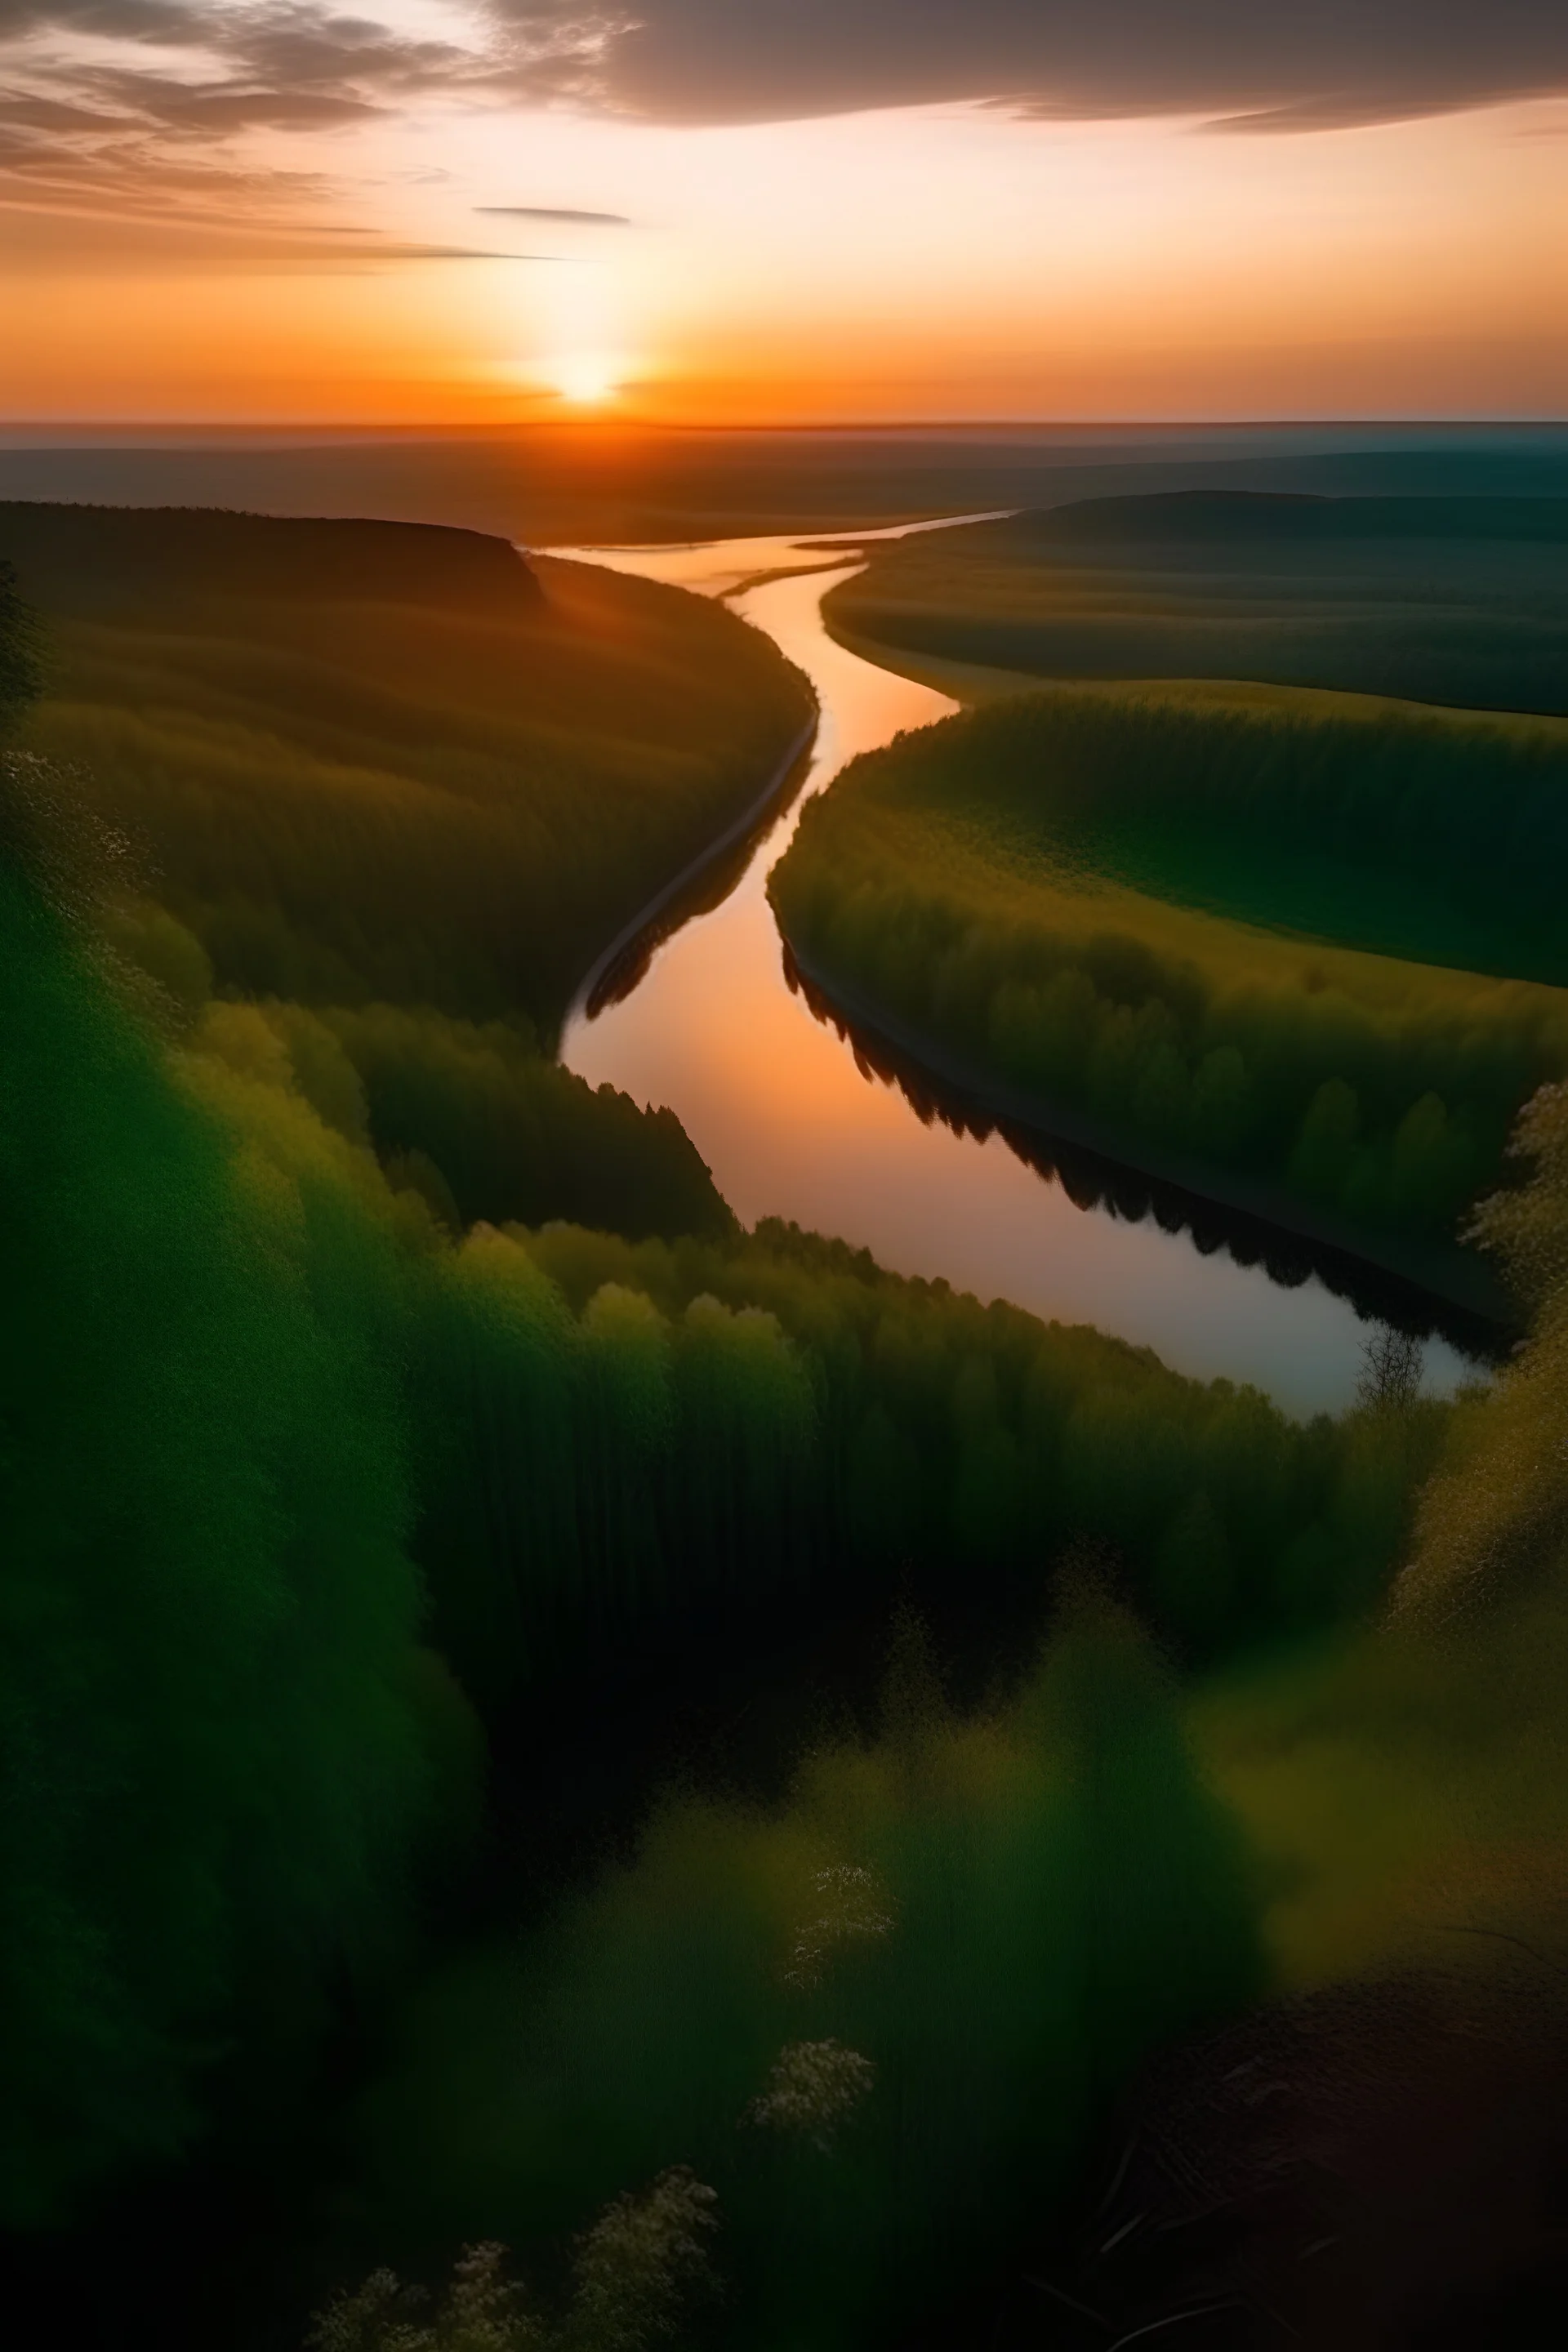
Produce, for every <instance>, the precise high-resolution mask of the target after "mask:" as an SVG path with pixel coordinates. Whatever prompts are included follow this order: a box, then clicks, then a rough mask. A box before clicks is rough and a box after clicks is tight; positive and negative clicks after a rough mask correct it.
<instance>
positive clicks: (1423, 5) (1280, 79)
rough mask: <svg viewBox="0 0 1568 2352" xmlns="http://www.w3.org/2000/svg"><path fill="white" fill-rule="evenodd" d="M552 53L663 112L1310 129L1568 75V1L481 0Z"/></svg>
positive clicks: (715, 116) (734, 119)
mask: <svg viewBox="0 0 1568 2352" xmlns="http://www.w3.org/2000/svg"><path fill="white" fill-rule="evenodd" d="M489 5H490V6H491V10H492V13H493V15H494V16H495V17H496V19H497V21H498V22H499V23H500V24H502V25H504V26H507V27H508V28H510V30H511V31H512V32H514V33H515V34H517V35H518V36H520V37H523V38H525V39H533V40H536V41H537V40H541V39H542V38H544V37H546V36H547V35H549V36H552V37H553V38H554V41H555V44H556V47H555V51H554V53H553V55H552V58H551V59H550V60H549V71H550V72H551V73H552V74H553V75H554V76H555V77H556V79H560V78H561V77H562V75H563V73H564V72H565V70H566V58H567V54H568V50H569V47H570V42H571V39H572V37H575V38H576V42H577V47H576V51H575V57H576V71H577V76H578V87H579V88H580V89H581V90H582V92H583V94H584V95H592V96H595V97H596V98H597V99H598V100H599V101H600V102H601V103H604V104H605V105H608V106H611V107H614V108H616V109H618V110H624V111H626V112H628V113H631V114H635V115H640V116H644V117H649V118H652V119H654V120H656V121H664V122H670V123H691V124H697V123H742V122H760V121H786V120H791V119H794V118H797V117H804V116H812V115H825V114H839V113H847V112H851V111H855V110H859V109H862V108H873V107H890V106H910V105H922V104H931V103H933V102H941V101H954V100H981V101H986V100H989V101H992V102H998V103H1002V104H1005V105H1007V106H1009V107H1011V108H1013V109H1015V110H1017V111H1020V112H1022V113H1025V114H1028V115H1033V116H1037V117H1043V118H1051V119H1063V118H1076V119H1094V118H1097V117H1099V118H1103V117H1107V116H1117V115H1141V114H1156V113H1170V114H1197V115H1200V116H1204V117H1207V118H1211V119H1217V120H1220V121H1225V122H1226V124H1227V125H1231V126H1234V125H1237V124H1247V125H1249V126H1251V127H1255V128H1258V129H1268V130H1278V129H1297V130H1305V129H1312V128H1321V127H1326V126H1330V125H1338V124H1346V123H1359V122H1373V121H1390V120H1396V119H1399V118H1401V117H1405V116H1414V115H1421V114H1429V113H1434V112H1441V111H1447V110H1451V109H1455V108H1460V107H1469V106H1479V105H1484V104H1487V103H1489V102H1493V101H1496V100H1502V99H1510V98H1518V97H1524V96H1537V95H1542V94H1544V93H1547V92H1552V91H1559V90H1563V89H1568V7H1564V5H1563V0H1283V4H1282V0H1182V4H1181V5H1177V0H635V5H628V6H627V7H626V9H625V10H624V11H623V12H621V14H620V16H618V17H616V18H612V17H609V16H605V14H604V13H602V12H601V13H595V12H594V11H593V10H592V8H591V7H590V8H588V9H584V8H583V7H581V6H579V5H577V0H489Z"/></svg>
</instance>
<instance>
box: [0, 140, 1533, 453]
mask: <svg viewBox="0 0 1568 2352" xmlns="http://www.w3.org/2000/svg"><path fill="white" fill-rule="evenodd" d="M519 127H520V125H519V121H518V119H517V118H515V117H510V118H506V119H504V120H498V121H492V122H486V121H479V122H478V123H476V122H473V121H465V122H464V123H462V124H460V125H454V126H453V127H452V128H451V131H450V136H451V141H452V144H451V146H450V148H449V150H447V151H446V152H447V161H446V164H445V166H444V168H443V169H442V170H441V171H440V172H438V173H430V172H429V171H428V169H427V168H426V173H425V176H426V179H427V180H428V181H429V183H430V189H429V190H428V191H426V190H424V189H422V188H420V187H417V186H408V185H404V184H405V183H411V182H413V181H414V180H415V179H416V174H415V173H413V172H412V171H411V170H409V169H407V168H405V165H406V161H407V156H408V154H409V153H410V152H413V145H414V135H415V134H414V131H413V130H412V129H409V128H407V127H404V128H402V129H399V128H396V127H394V128H392V129H383V130H381V131H377V132H376V133H375V134H374V139H371V138H369V136H368V134H367V143H366V144H365V147H364V152H363V158H362V161H363V166H364V170H365V175H366V176H365V182H364V185H365V187H366V188H367V189H374V190H377V191H384V190H385V189H387V188H389V187H391V188H394V189H395V190H400V193H397V194H396V202H395V216H393V215H384V216H383V217H382V218H380V219H379V220H378V221H375V222H367V223H365V224H363V226H362V227H357V228H355V230H354V232H353V237H350V236H349V234H348V232H347V231H346V230H344V231H343V232H342V234H337V233H334V232H332V231H331V228H330V226H329V225H323V226H321V228H320V229H317V230H312V228H311V225H310V217H307V216H306V215H303V214H300V215H299V216H298V217H297V218H296V219H294V221H293V225H292V226H281V227H280V226H278V224H277V223H276V222H273V223H271V224H270V225H269V224H268V222H267V221H266V220H264V219H262V218H261V217H260V216H259V215H258V219H257V220H256V221H255V222H253V223H251V224H249V225H247V224H246V223H245V222H244V221H238V222H236V223H233V224H230V225H227V226H218V227H214V226H210V225H209V226H205V227H202V226H197V225H193V223H192V222H191V221H190V219H189V218H188V217H183V218H181V219H179V220H174V219H169V220H165V219H163V218H162V217H160V218H157V219H153V218H144V219H138V218H136V217H134V216H132V215H126V216H125V217H123V218H120V219H110V217H108V216H107V215H96V214H91V213H89V212H88V211H86V210H85V209H83V210H79V211H76V212H54V213H51V212H48V211H47V208H44V207H41V206H39V205H17V204H12V205H7V206H6V207H5V212H4V221H5V234H4V237H3V238H0V301H3V302H4V304H5V317H6V321H7V330H6V335H5V341H4V344H3V346H0V416H9V417H11V418H13V419H17V420H26V421H29V422H32V421H45V420H48V419H51V418H53V419H58V420H60V421H62V422H65V421H70V420H77V421H81V422H90V421H95V420H100V419H116V420H120V421H124V422H132V421H136V420H142V421H149V422H151V421H156V420H163V419H170V420H179V421H183V422H190V423H200V422H207V423H224V422H232V423H256V424H268V423H271V424H279V423H285V422H288V423H300V424H310V423H321V424H337V425H344V424H363V425H430V424H436V423H440V424H446V425H462V426H468V427H482V426H497V427H504V426H506V425H522V424H527V423H533V422H546V421H552V420H555V419H563V418H582V419H588V418H600V417H602V418H605V420H606V421H608V420H609V419H610V418H611V416H612V415H613V418H614V420H615V421H616V422H620V421H622V420H624V421H625V422H626V423H628V424H635V423H669V424H680V425H726V424H731V425H792V424H793V425H826V424H833V423H842V424H856V423H889V422H911V423H912V422H936V421H941V420H951V421H954V422H959V421H963V422H983V421H987V420H998V421H1016V420H1033V421H1037V422H1053V421H1059V422H1066V421H1075V420H1084V421H1094V420H1106V421H1110V420H1126V421H1140V420H1147V421H1169V422H1178V421H1183V420H1188V421H1195V420H1203V419H1226V418H1257V419H1260V420H1262V419H1268V418H1297V417H1300V418H1305V417H1310V416H1321V417H1331V416H1342V417H1352V418H1368V419H1371V418H1375V417H1379V416H1384V417H1393V416H1430V417H1441V416H1446V415H1447V416H1475V415H1494V416H1499V417H1504V416H1533V417H1556V416H1562V415H1564V414H1568V236H1564V235H1563V233H1562V231H1561V229H1560V228H1553V227H1552V226H1551V225H1552V224H1553V223H1561V222H1562V221H1563V220H1565V219H1568V135H1564V134H1568V105H1550V104H1547V103H1545V102H1538V103H1536V104H1534V105H1532V106H1531V107H1515V108H1494V109H1492V110H1488V111H1481V112H1477V113H1472V114H1468V115H1458V116H1451V117H1447V118H1432V119H1426V120H1421V121H1409V122H1402V123H1397V124H1393V125H1387V126H1384V127H1381V128H1373V129H1366V130H1358V131H1333V132H1320V133H1312V134H1307V135H1296V136H1285V135H1271V136H1251V137H1246V138H1242V137H1235V136H1231V137H1219V136H1214V135H1203V134H1200V133H1198V132H1196V131H1194V127H1193V126H1192V125H1190V124H1186V123H1179V122H1176V123H1173V122H1169V121H1141V122H1135V123H1117V122H1111V123H1066V124H1064V123H1049V124H1042V123H1037V122H1023V121H1015V120H1011V119H1009V118H1006V117H1005V116H1002V115H999V114H995V113H991V112H986V111H984V110H978V109H973V108H971V109H962V108H953V109H925V110H914V111H910V112H908V113H904V114H899V113H889V114H880V115H868V116H862V117H858V118H838V119H835V120H830V121H815V122H806V123H795V124H778V125H762V126H752V127H750V128H746V129H740V130H731V131H703V132H677V131H669V130H666V129H654V128H650V127H647V126H640V125H637V124H628V123H624V122H610V121H604V120H597V119H593V118H587V117H569V116H566V115H542V116H531V117H529V118H528V119H527V122H526V129H527V134H528V145H529V152H530V156H531V163H530V174H531V178H532V179H533V180H535V181H536V182H537V183H538V184H540V185H541V186H544V187H551V188H554V187H558V188H559V189H560V190H561V192H562V194H563V199H564V198H570V199H571V200H572V201H574V202H577V203H580V204H581V205H583V206H584V208H586V207H588V206H589V205H591V204H593V203H595V202H596V203H598V204H599V205H603V206H604V208H605V211H606V213H608V212H610V211H611V210H613V211H614V213H615V214H616V215H626V218H627V220H628V221H629V222H630V223H631V226H626V227H617V228H613V229H609V230H605V229H600V230H597V231H595V230H594V229H593V228H591V227H589V228H575V229H574V227H573V226H572V220H573V218H574V215H570V214H568V215H565V217H564V221H563V225H560V226H550V227H542V226H538V225H536V224H534V223H533V222H527V223H524V224H521V225H520V224H518V223H513V222H510V221H509V222H507V223H505V224H504V225H500V226H498V223H497V221H496V220H495V219H494V218H488V217H482V208H483V206H484V205H487V204H493V203H494V202H495V201H497V200H498V197H499V196H500V194H502V193H504V192H506V191H507V190H508V189H509V188H510V185H511V184H512V183H513V182H514V181H515V176H516V170H515V161H514V158H515V152H516V148H517V140H518V131H519ZM445 135H447V134H446V133H444V132H443V131H442V130H441V126H440V125H439V124H435V125H432V124H430V123H426V124H424V125H423V126H420V127H419V139H420V143H419V145H418V151H417V152H418V153H419V155H420V157H421V158H422V159H426V163H427V159H428V156H429V154H430V153H431V152H438V151H439V141H440V138H441V137H442V136H445ZM376 141H379V142H380V144H379V145H377V144H376V143H375V142H376ZM400 141H401V142H404V143H403V144H401V145H400V144H399V142H400ZM307 152H310V151H307V150H306V149H305V148H304V147H303V146H302V145H301V144H300V142H299V141H298V140H296V141H295V142H293V144H292V145H291V144H290V142H289V140H288V139H285V138H282V137H281V136H279V138H278V139H277V140H276V141H274V142H272V147H271V149H270V150H268V155H269V160H270V161H271V163H273V164H275V166H276V168H277V169H278V170H279V172H285V171H298V170H299V168H300V164H301V163H302V161H303V160H304V157H305V155H306V153H307ZM317 160H318V161H319V158H318V159H317ZM372 166H374V171H373V170H372ZM454 188H456V189H457V191H458V193H457V194H454V193H453V190H454ZM382 201H386V202H390V199H383V198H382V197H380V196H378V197H377V202H382ZM372 208H373V207H372V205H371V203H370V199H369V198H368V197H367V198H366V199H365V201H364V202H363V203H362V204H361V205H360V206H359V209H360V210H361V211H362V212H365V211H369V210H371V209H372ZM350 209H353V207H350ZM291 217H292V216H291ZM311 217H313V216H311ZM311 236H315V237H316V239H317V244H316V245H315V246H314V247H312V245H311V242H310V239H311Z"/></svg>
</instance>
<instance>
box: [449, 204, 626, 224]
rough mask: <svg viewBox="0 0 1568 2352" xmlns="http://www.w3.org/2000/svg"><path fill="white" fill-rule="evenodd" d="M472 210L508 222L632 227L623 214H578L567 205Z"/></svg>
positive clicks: (501, 206)
mask: <svg viewBox="0 0 1568 2352" xmlns="http://www.w3.org/2000/svg"><path fill="white" fill-rule="evenodd" d="M474 210H475V212H476V213H489V214H496V215H500V216H501V217H502V218H504V219H508V220H542V221H573V222H576V223H578V224H580V225H581V226H584V227H587V228H630V226H631V225H632V224H631V221H630V219H629V218H628V216H627V215H626V214H625V213H585V212H578V211H577V210H575V209H574V207H573V206H572V205H475V206H474Z"/></svg>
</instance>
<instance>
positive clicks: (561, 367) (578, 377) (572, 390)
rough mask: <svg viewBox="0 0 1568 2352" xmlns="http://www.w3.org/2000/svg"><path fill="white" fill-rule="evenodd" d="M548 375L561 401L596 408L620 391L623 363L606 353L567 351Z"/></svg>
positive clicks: (549, 368)
mask: <svg viewBox="0 0 1568 2352" xmlns="http://www.w3.org/2000/svg"><path fill="white" fill-rule="evenodd" d="M545 373H546V375H547V376H548V378H549V381H550V383H552V385H553V387H554V389H555V390H556V392H558V393H559V394H560V395H561V398H562V399H563V400H567V401H570V402H571V403H572V404H573V406H574V407H577V408H596V407H597V406H598V405H599V404H600V403H601V402H603V401H606V400H613V399H614V398H615V396H616V393H617V392H618V391H619V389H620V383H619V378H620V365H619V362H617V361H616V360H614V359H610V358H608V357H606V356H605V353H604V352H564V353H563V355H562V356H561V357H560V358H559V359H555V360H552V361H551V362H550V363H549V366H548V367H547V368H546V370H545Z"/></svg>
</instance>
